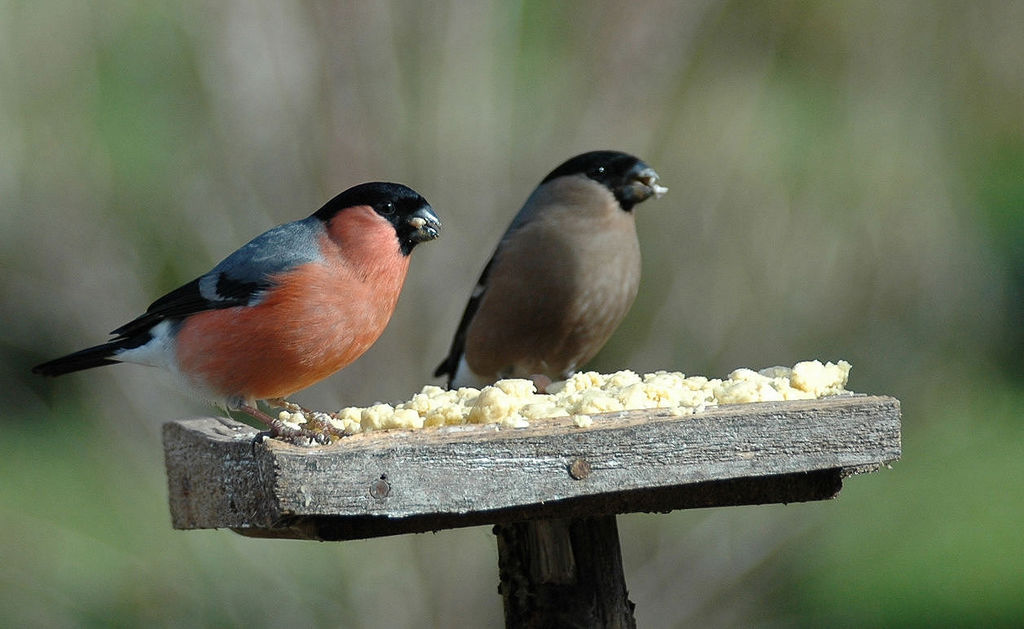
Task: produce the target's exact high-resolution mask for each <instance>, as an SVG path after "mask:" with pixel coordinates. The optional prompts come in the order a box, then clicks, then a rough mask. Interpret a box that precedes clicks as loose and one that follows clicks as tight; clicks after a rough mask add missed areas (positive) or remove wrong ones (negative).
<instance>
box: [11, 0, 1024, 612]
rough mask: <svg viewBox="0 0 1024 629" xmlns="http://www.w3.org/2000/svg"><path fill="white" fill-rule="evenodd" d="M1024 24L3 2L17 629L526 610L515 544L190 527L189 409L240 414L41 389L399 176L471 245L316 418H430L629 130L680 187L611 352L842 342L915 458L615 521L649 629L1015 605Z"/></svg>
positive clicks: (150, 394)
mask: <svg viewBox="0 0 1024 629" xmlns="http://www.w3.org/2000/svg"><path fill="white" fill-rule="evenodd" d="M1022 26H1024V3H1021V2H995V1H992V2H984V1H983V2H974V3H935V2H917V1H910V2H899V3H887V2H859V1H858V2H846V3H832V2H817V1H811V0H790V1H778V2H771V3H754V2H718V1H714V0H706V1H704V2H686V3H683V2H670V1H668V0H665V1H651V2H647V1H636V2H629V3H623V2H611V1H593V2H568V3H551V2H539V1H536V0H528V1H524V2H519V3H514V2H478V3H461V2H449V3H444V2H441V3H432V4H431V5H430V6H427V5H426V4H425V3H424V4H420V3H413V2H392V3H384V2H380V3H333V2H325V1H319V0H309V1H303V2H266V1H250V0H246V1H241V0H236V1H230V2H221V3H215V4H213V5H211V4H210V3H201V2H195V1H191V0H185V1H184V2H160V1H156V2H146V3H130V2H114V1H109V0H106V1H103V0H96V1H94V2H90V3H74V2H54V1H51V0H41V1H38V2H16V1H13V2H12V1H7V2H0V265H2V271H3V272H2V274H0V286H2V301H0V320H2V322H3V325H2V326H0V376H2V378H3V380H2V382H3V402H4V407H5V409H6V413H5V417H4V421H3V425H2V430H3V432H4V436H3V438H2V440H0V528H2V529H3V530H4V532H5V533H4V535H3V537H2V540H0V565H2V566H4V568H3V570H2V571H0V625H3V626H53V627H57V626H108V625H122V626H131V625H143V624H144V625H161V626H189V627H194V626H225V625H245V626H254V627H255V626H282V625H294V626H300V625H334V624H341V625H343V626H353V627H374V626H389V627H422V626H437V627H444V626H453V625H454V624H455V623H458V624H460V625H461V626H496V625H498V624H500V614H501V610H500V601H499V599H498V596H497V595H496V593H495V588H494V587H493V584H496V582H497V575H496V568H495V566H496V561H495V560H496V552H495V550H494V547H493V546H494V544H493V540H492V539H491V536H490V532H489V531H488V530H487V529H486V528H477V529H470V530H463V531H448V532H444V533H439V534H436V535H419V536H412V537H409V536H406V537H401V538H393V539H383V540H372V541H365V542H352V543H344V544H314V543H303V542H289V541H272V540H250V539H244V538H241V537H239V536H236V535H234V534H232V533H229V532H225V531H200V532H176V531H171V530H170V528H169V518H168V516H167V512H166V488H165V485H164V477H163V469H162V455H161V447H160V439H159V425H160V424H161V423H162V422H164V421H166V420H168V419H172V418H174V417H180V416H184V415H190V414H196V413H204V412H208V409H206V407H204V406H203V405H202V404H199V403H196V402H192V401H189V400H188V399H187V398H184V397H182V396H180V395H179V394H178V393H176V392H175V391H173V389H172V388H171V387H169V386H165V385H164V384H162V383H161V379H160V378H157V377H154V376H155V375H156V374H154V373H152V372H150V371H149V370H146V369H143V368H137V367H130V366H129V367H117V368H110V369H105V370H97V371H95V372H92V373H84V374H79V375H76V376H71V377H68V378H64V379H60V380H56V381H46V380H42V379H37V378H35V377H33V376H31V374H29V368H30V366H31V365H33V364H35V363H36V362H38V361H41V360H43V359H46V358H50V357H53V356H55V355H57V354H61V353H65V352H67V351H70V350H73V349H77V348H79V347H82V346H84V345H86V344H92V343H95V342H99V341H102V340H103V339H104V338H105V337H104V332H105V331H106V330H109V329H112V328H114V327H116V326H117V325H120V324H121V323H123V322H124V321H127V320H128V319H129V318H131V317H133V316H134V315H135V314H137V313H138V312H141V310H142V309H144V308H145V306H146V305H147V304H149V303H150V301H152V300H153V299H154V298H156V297H158V296H159V295H161V294H162V293H163V292H165V291H167V290H170V289H172V288H174V287H176V286H177V285H179V284H180V283H183V282H185V281H187V280H190V279H191V278H193V277H194V276H195V275H197V274H199V273H201V272H204V271H206V270H207V269H208V268H209V267H210V266H211V265H212V264H214V263H215V262H217V261H218V260H219V259H220V258H221V257H223V256H224V255H226V254H227V253H228V252H230V251H232V250H233V249H234V248H236V247H237V246H238V245H240V244H241V243H243V242H244V241H245V240H247V239H248V238H250V237H252V236H253V235H255V234H257V233H259V232H261V231H263V230H264V229H266V228H268V227H270V226H271V225H274V224H277V223H281V222H285V221H288V220H293V219H296V218H299V217H303V216H306V215H307V214H309V213H311V212H312V211H313V210H314V209H316V208H317V207H318V206H319V204H320V203H322V202H323V201H324V200H326V199H327V198H329V197H330V196H332V195H333V194H335V193H337V192H339V191H341V190H342V189H344V188H346V187H348V186H350V185H353V184H355V183H358V182H361V181H365V180H369V179H390V180H397V181H402V182H404V183H407V184H409V185H411V186H413V187H414V188H416V189H417V190H418V191H420V192H421V193H422V194H423V195H424V196H425V197H426V198H427V199H428V200H430V201H431V203H432V204H433V205H434V207H435V208H437V209H438V211H439V213H440V214H441V216H442V219H443V220H444V221H445V231H444V234H443V238H442V239H441V240H440V241H438V242H437V243H434V244H431V245H429V246H425V247H423V248H422V249H420V250H417V252H416V260H415V264H414V268H413V269H412V271H411V272H410V275H409V278H408V281H407V286H406V290H405V293H404V295H403V298H402V301H401V303H400V305H399V309H398V312H397V313H396V315H395V318H394V320H393V322H392V325H391V326H390V328H389V329H388V331H387V332H386V333H385V335H384V337H383V338H382V339H381V340H380V342H379V343H378V344H377V345H376V346H375V347H374V348H373V349H372V350H371V351H370V352H369V353H368V354H367V355H366V356H365V357H364V358H363V359H361V360H360V361H359V362H358V363H357V364H355V365H353V366H352V367H350V368H349V369H347V370H345V371H344V372H342V373H341V374H339V375H337V376H335V377H333V378H331V379H329V380H328V381H327V382H325V383H322V384H320V385H318V386H316V387H314V388H313V389H310V390H309V391H308V392H305V393H303V394H301V395H300V396H298V398H297V399H299V400H300V401H302V402H303V403H305V404H307V405H311V406H320V407H324V408H336V407H339V406H341V405H342V404H349V403H356V404H366V403H370V402H373V401H375V400H395V399H401V398H403V397H406V396H407V395H408V394H409V393H410V392H411V391H413V390H416V389H418V388H419V386H421V385H422V384H423V383H424V382H427V381H428V379H427V376H428V374H429V373H430V370H431V368H432V367H433V366H434V365H435V364H436V362H437V361H438V360H439V359H440V358H441V357H442V356H443V355H444V351H445V349H446V347H447V344H448V342H449V339H450V336H451V334H452V332H453V330H454V327H455V324H456V323H457V320H458V316H459V315H460V314H461V309H462V307H463V305H464V302H465V299H466V297H467V294H468V291H469V289H470V287H471V285H472V283H473V281H474V280H475V279H476V275H477V273H478V272H479V270H480V268H481V266H482V265H483V263H484V261H485V260H486V258H487V256H488V255H489V254H490V252H491V250H492V248H493V244H494V242H495V241H496V239H497V237H498V235H499V233H500V232H501V231H502V230H503V229H504V227H505V225H506V224H507V221H508V220H509V218H510V216H511V215H512V214H513V212H514V211H515V210H516V209H517V208H518V206H519V204H520V203H521V202H522V200H523V199H524V198H525V196H526V194H527V193H528V192H529V191H530V190H531V189H532V188H533V186H534V185H535V184H536V183H537V181H539V180H540V178H541V177H543V175H545V174H546V173H547V171H548V170H550V169H551V168H552V167H554V166H555V165H556V164H557V163H559V162H560V161H562V160H564V159H565V158H567V157H569V156H571V155H573V154H576V153H579V152H582V151H585V150H591V149H597V148H616V149H620V150H625V151H630V152H633V153H635V154H637V155H640V156H642V157H644V158H645V159H646V160H647V161H649V162H650V163H651V164H653V165H654V166H655V167H656V168H657V169H658V171H659V172H660V173H661V174H662V177H663V179H664V182H665V183H666V185H668V186H669V187H670V188H671V191H670V192H669V194H668V195H667V196H666V197H665V198H664V199H661V200H659V201H653V202H650V203H648V204H645V205H644V206H643V207H641V208H640V209H639V214H638V221H639V225H640V230H641V239H642V242H643V246H644V253H645V262H644V264H645V276H644V284H643V286H642V288H641V294H640V296H639V298H638V301H637V304H636V306H635V307H634V309H633V311H632V312H631V314H630V316H629V318H628V320H627V322H626V324H625V325H624V326H623V329H622V330H620V332H619V333H618V334H617V335H616V337H615V338H614V339H613V340H612V342H611V343H610V344H609V346H608V347H607V348H606V350H605V351H604V352H603V353H602V355H601V356H599V357H598V359H597V360H596V361H595V367H597V368H600V369H603V370H608V369H617V368H624V367H629V368H633V369H637V370H653V369H678V370H682V371H685V372H687V373H692V374H696V373H701V374H706V375H718V376H721V375H724V374H726V373H728V371H730V370H732V369H734V368H736V367H740V366H749V367H763V366H768V365H772V364H792V363H793V362H796V361H797V360H801V359H807V358H821V359H825V360H835V359H839V358H844V359H847V360H850V361H851V362H852V363H853V365H854V371H853V374H852V379H851V382H850V387H851V388H852V389H854V390H857V391H863V392H870V393H884V394H889V395H894V396H896V397H898V398H900V400H901V401H902V402H903V409H904V457H903V460H902V461H900V462H899V463H897V464H895V465H894V466H893V470H892V471H883V472H880V473H877V474H874V475H871V476H868V477H860V478H854V479H851V480H850V481H849V482H848V483H847V488H846V489H845V490H844V492H843V494H842V496H841V497H840V498H839V499H838V500H837V501H834V502H828V503H817V504H803V505H788V506H765V507H750V508H734V509H716V510H706V511H692V512H677V513H673V514H669V515H631V516H624V517H622V518H620V529H621V531H620V532H621V535H622V538H623V551H624V556H625V561H626V568H627V579H628V582H629V585H630V589H631V595H632V598H633V600H634V601H636V602H637V604H638V608H637V616H638V620H639V622H640V623H641V625H642V626H647V627H672V626H742V627H747V626H821V625H828V626H851V627H854V626H856V627H860V626H934V625H942V626H955V625H961V626H978V625H985V626H995V625H1000V624H1005V625H1010V624H1012V623H1013V622H1014V621H1019V620H1020V618H1021V617H1024V602H1022V599H1021V597H1020V592H1021V591H1024V537H1022V536H1021V535H1020V532H1019V523H1020V522H1021V521H1024V495H1022V492H1021V482H1022V480H1024V456H1022V454H1024V447H1022V444H1024V434H1022V433H1024V428H1022V423H1021V419H1020V415H1021V408H1022V406H1024V387H1022V375H1024V369H1022V367H1021V365H1022V364H1024V363H1022V361H1021V356H1022V355H1024V326H1022V320H1024V114H1022V112H1024V64H1022V63H1021V59H1022V55H1024V43H1022V42H1024V40H1022V39H1021V37H1020V33H1021V28H1022ZM489 584H492V585H489ZM396 603H398V604H396Z"/></svg>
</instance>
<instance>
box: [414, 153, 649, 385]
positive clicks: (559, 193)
mask: <svg viewBox="0 0 1024 629" xmlns="http://www.w3.org/2000/svg"><path fill="white" fill-rule="evenodd" d="M667 190H668V189H667V188H664V187H662V186H659V185H658V173H656V172H654V169H653V168H651V167H650V166H648V165H647V164H645V163H644V162H642V161H640V160H639V159H637V158H636V157H633V156H632V155H627V154H625V153H619V152H617V151H594V152H590V153H584V154H582V155H577V156H576V157H573V158H572V159H570V160H569V161H567V162H565V163H564V164H562V165H561V166H559V167H558V168H556V169H554V170H553V171H551V173H550V174H549V175H548V176H547V177H545V178H544V180H543V181H541V182H540V185H539V186H537V188H536V189H535V190H534V191H533V193H532V194H531V195H530V197H529V198H528V199H526V203H525V204H524V205H523V207H522V209H521V210H519V213H518V214H516V216H515V218H514V219H513V220H512V224H511V225H510V226H509V228H508V230H507V231H506V232H505V235H504V236H502V238H501V241H500V242H499V243H498V247H497V249H496V250H495V252H494V255H493V256H492V257H491V259H490V261H489V262H488V263H487V265H486V266H485V267H484V270H483V273H482V274H481V276H480V280H479V282H478V283H477V285H476V288H474V289H473V293H472V295H471V296H470V299H469V303H468V304H467V305H466V310H465V312H464V313H463V315H462V321H461V322H460V323H459V327H458V331H457V332H456V333H455V339H454V341H452V346H451V350H450V352H449V354H448V357H447V358H445V359H444V361H443V362H442V363H441V364H440V365H439V366H438V367H437V370H436V371H435V372H434V376H442V375H447V378H448V385H449V387H461V386H473V387H480V386H483V385H487V384H491V383H493V382H494V381H496V380H499V379H501V378H533V377H535V376H542V377H546V378H550V379H552V380H557V379H562V378H566V377H568V376H569V375H571V374H572V373H573V372H574V371H576V370H577V369H578V368H580V367H581V366H582V365H584V364H585V363H586V362H587V361H588V360H590V359H591V358H593V357H594V355H595V354H597V352H598V350H600V349H601V347H602V346H603V345H604V344H605V341H607V340H608V337H610V336H611V334H612V332H613V331H614V330H615V328H616V327H617V326H618V325H619V323H620V322H621V321H622V319H623V317H625V316H626V311H628V310H629V307H630V306H631V305H632V303H633V299H634V298H635V297H636V293H637V288H638V286H639V283H640V244H639V242H638V240H637V235H636V224H635V222H634V215H633V208H634V207H635V206H636V204H638V203H641V202H642V201H645V200H646V199H648V198H650V197H651V196H661V195H662V194H663V193H665V192H666V191H667ZM539 380H541V381H543V378H539Z"/></svg>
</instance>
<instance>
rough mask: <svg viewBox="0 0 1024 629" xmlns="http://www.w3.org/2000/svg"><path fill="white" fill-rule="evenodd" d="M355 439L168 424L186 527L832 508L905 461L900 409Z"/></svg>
mask: <svg viewBox="0 0 1024 629" xmlns="http://www.w3.org/2000/svg"><path fill="white" fill-rule="evenodd" d="M592 417H593V425H592V426H591V427H589V428H579V427H577V426H576V425H575V424H574V423H573V422H572V421H571V420H570V419H568V418H561V419H553V420H538V421H535V422H533V424H532V425H531V426H530V427H529V428H525V429H508V428H506V429H500V430H499V429H498V428H496V427H495V426H486V425H471V426H457V427H445V428H439V429H438V428H434V429H425V430H419V431H412V432H404V431H391V432H379V433H370V434H365V435H356V436H353V437H349V438H346V439H344V440H343V441H341V442H340V443H337V444H334V445H330V446H321V447H314V448H302V447H297V446H293V445H290V444H287V443H282V442H278V441H274V440H264V441H262V442H261V443H254V437H255V436H256V431H255V430H254V429H253V428H250V427H249V426H246V425H244V424H240V423H238V422H235V421H233V420H230V419H224V418H213V417H201V418H195V419H183V420H178V421H174V422H170V423H168V424H166V425H165V426H164V448H165V454H166V463H167V475H168V485H169V492H170V493H169V497H170V507H171V516H172V521H173V525H174V527H175V528H178V529H197V528H231V529H233V530H235V531H237V532H238V533H241V534H244V535H250V536H258V537H277V538H295V539H316V540H346V539H358V538H366V537H377V536H382V535H397V534H402V533H416V532H424V531H431V530H439V529H446V528H456V527H464V526H475V525H481V524H500V523H509V522H519V521H524V520H535V519H545V520H550V519H561V518H581V517H593V516H606V515H614V514H619V513H629V512H636V511H647V512H666V511H671V510H674V509H688V508H695V507H714V506H727V505H743V504H762V503H777V502H798V501H807V500H822V499H826V498H831V497H833V496H835V495H836V494H837V493H838V492H839V490H840V489H841V488H842V484H843V479H844V478H846V477H848V476H850V475H851V474H856V473H861V472H868V471H873V470H876V469H878V468H879V467H880V466H883V465H885V464H887V463H889V462H892V461H895V460H897V459H898V458H899V457H900V406H899V401H898V400H896V399H894V398H891V397H883V396H864V395H848V396H840V397H834V398H827V399H822V400H813V401H794V402H770V403H757V404H742V405H731V406H721V407H717V408H712V409H710V410H708V411H707V412H704V413H701V414H698V415H691V416H685V417H672V416H670V415H668V414H667V413H665V412H663V411H628V412H619V413H608V414H602V415H593V416H592Z"/></svg>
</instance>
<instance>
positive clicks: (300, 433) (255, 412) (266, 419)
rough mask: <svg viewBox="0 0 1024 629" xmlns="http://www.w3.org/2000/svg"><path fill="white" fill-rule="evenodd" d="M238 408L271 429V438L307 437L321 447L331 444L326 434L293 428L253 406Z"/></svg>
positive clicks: (241, 405) (239, 406) (243, 405)
mask: <svg viewBox="0 0 1024 629" xmlns="http://www.w3.org/2000/svg"><path fill="white" fill-rule="evenodd" d="M237 408H238V410H240V411H242V412H243V413H245V414H247V415H249V416H251V417H253V418H255V419H257V420H259V421H261V422H263V423H264V424H266V425H267V427H268V428H270V436H272V437H284V438H286V439H295V438H296V437H305V438H307V439H311V440H313V441H315V442H316V443H319V444H321V445H323V444H327V443H330V442H331V438H330V436H329V435H328V434H327V433H326V432H316V431H315V430H306V429H305V428H292V427H291V426H288V425H287V424H285V423H284V422H283V421H281V420H280V419H278V418H276V417H271V416H270V415H267V414H266V413H264V412H263V411H261V410H260V409H258V408H256V407H255V406H252V405H251V404H239V405H238V407H237Z"/></svg>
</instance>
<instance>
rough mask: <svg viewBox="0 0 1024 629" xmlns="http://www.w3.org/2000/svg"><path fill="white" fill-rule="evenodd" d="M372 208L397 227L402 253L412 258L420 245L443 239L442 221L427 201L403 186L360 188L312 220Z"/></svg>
mask: <svg viewBox="0 0 1024 629" xmlns="http://www.w3.org/2000/svg"><path fill="white" fill-rule="evenodd" d="M357 206H369V207H371V208H373V210H374V211H375V212H376V213H377V214H379V215H381V216H382V217H384V218H386V219H387V220H388V221H389V222H390V223H391V224H392V225H394V227H395V233H397V234H398V242H399V244H400V245H401V248H402V253H403V254H405V255H409V253H410V252H411V251H412V249H413V247H415V246H416V245H417V244H419V243H421V242H424V241H427V240H434V239H435V238H437V237H438V236H439V235H440V228H441V221H440V220H439V219H438V218H437V214H435V213H434V209H433V208H432V207H430V204H429V203H427V200H426V199H424V198H423V197H422V196H420V195H419V193H417V192H416V191H415V190H413V189H412V188H409V187H408V186H403V185H402V184H400V183H386V182H381V181H374V182H370V183H363V184H359V185H358V186H353V187H351V188H349V189H348V190H346V191H344V192H342V193H341V194H339V195H338V196H336V197H334V198H333V199H331V200H330V201H328V202H327V203H326V204H325V205H324V206H323V207H322V208H320V209H319V210H317V211H316V213H315V214H313V216H315V217H317V218H318V219H320V220H321V221H323V222H325V223H326V222H329V221H330V220H331V219H332V218H334V217H335V216H336V215H337V214H338V212H341V211H342V210H344V209H346V208H350V207H357Z"/></svg>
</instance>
